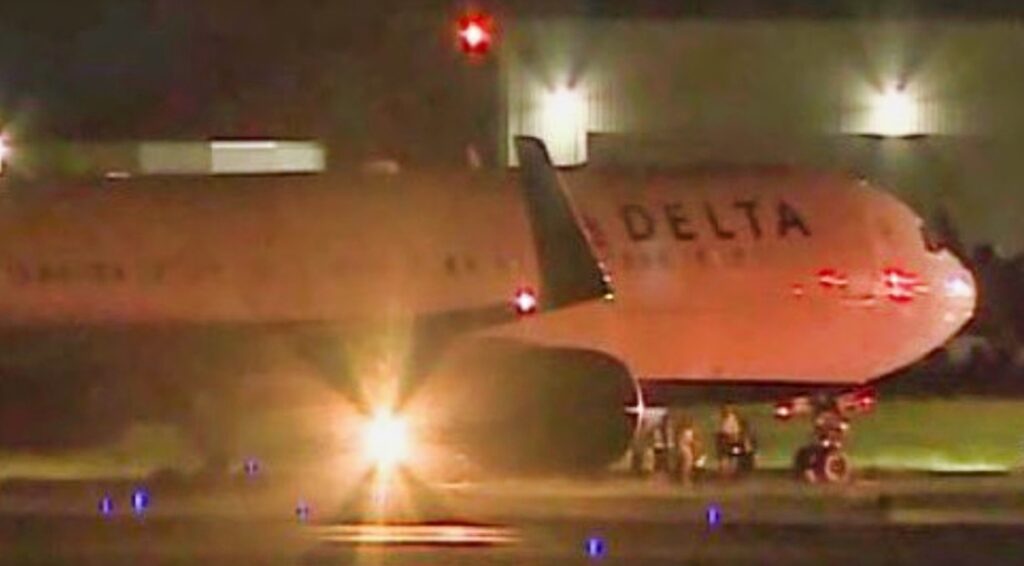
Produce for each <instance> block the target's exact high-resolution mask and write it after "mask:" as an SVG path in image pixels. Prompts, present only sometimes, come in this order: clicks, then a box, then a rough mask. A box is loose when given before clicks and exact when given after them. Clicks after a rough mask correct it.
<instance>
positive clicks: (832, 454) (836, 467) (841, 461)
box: [817, 450, 850, 483]
mask: <svg viewBox="0 0 1024 566" xmlns="http://www.w3.org/2000/svg"><path fill="white" fill-rule="evenodd" d="M817 472H818V476H819V477H820V478H821V481H823V482H826V483H841V482H845V481H847V480H849V479H850V461H849V458H847V457H846V454H845V453H844V452H843V451H841V450H828V451H826V452H825V453H824V454H823V455H822V458H821V461H820V462H819V463H818V470H817Z"/></svg>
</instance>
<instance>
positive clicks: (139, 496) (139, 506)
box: [132, 489, 149, 515]
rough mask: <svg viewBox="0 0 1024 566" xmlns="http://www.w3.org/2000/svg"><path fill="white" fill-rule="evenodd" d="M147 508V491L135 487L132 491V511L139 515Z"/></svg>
mask: <svg viewBox="0 0 1024 566" xmlns="http://www.w3.org/2000/svg"><path fill="white" fill-rule="evenodd" d="M147 509H149V492H148V491H146V490H145V489H136V490H135V491H133V492H132V511H134V512H135V514H136V515H141V514H143V513H145V512H146V510H147Z"/></svg>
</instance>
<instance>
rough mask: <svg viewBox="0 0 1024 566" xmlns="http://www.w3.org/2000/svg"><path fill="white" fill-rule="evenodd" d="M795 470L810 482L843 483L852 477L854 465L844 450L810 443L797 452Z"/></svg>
mask: <svg viewBox="0 0 1024 566" xmlns="http://www.w3.org/2000/svg"><path fill="white" fill-rule="evenodd" d="M793 471H794V472H796V475H797V477H798V478H799V479H802V480H804V481H806V482H808V483H842V482H845V481H847V480H849V479H850V473H851V471H852V466H851V465H850V459H849V457H847V455H846V453H845V452H843V451H842V450H840V449H838V448H835V447H824V446H820V445H816V444H808V445H807V446H804V447H803V448H801V449H800V450H799V451H798V452H797V453H796V457H795V458H794V459H793Z"/></svg>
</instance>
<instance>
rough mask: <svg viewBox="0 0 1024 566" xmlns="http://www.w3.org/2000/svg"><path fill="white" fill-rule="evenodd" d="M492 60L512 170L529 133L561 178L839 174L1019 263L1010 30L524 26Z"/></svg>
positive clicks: (1021, 199)
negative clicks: (607, 166) (690, 170)
mask: <svg viewBox="0 0 1024 566" xmlns="http://www.w3.org/2000/svg"><path fill="white" fill-rule="evenodd" d="M501 62H502V70H503V72H502V81H503V87H502V91H503V93H504V97H505V100H504V102H505V108H506V122H505V127H504V132H503V134H502V140H501V142H500V145H502V146H503V151H504V152H505V155H506V156H507V157H508V159H509V160H513V158H514V156H512V155H511V154H510V148H511V146H510V144H509V143H508V142H509V140H510V139H511V136H513V135H516V134H519V133H530V134H537V135H541V136H543V137H545V138H547V139H548V140H549V144H550V145H551V146H552V150H553V153H554V154H556V155H555V156H556V159H558V160H560V161H561V162H562V163H565V164H574V163H581V162H583V161H588V160H589V161H592V162H615V163H625V164H636V163H660V164H685V163H694V162H709V161H713V162H720V163H738V164H743V163H780V162H781V163H789V164H795V165H803V166H811V167H817V168H830V169H834V168H840V169H848V170H852V171H855V172H858V173H861V174H864V175H867V176H869V177H871V178H873V179H875V180H877V181H878V182H880V183H882V184H884V185H886V186H887V187H889V188H891V189H892V190H894V191H895V192H897V193H899V194H900V195H901V196H903V197H904V198H905V199H907V200H909V201H910V202H911V203H912V204H913V205H915V207H917V208H918V209H922V210H925V211H928V210H930V209H934V208H935V207H937V206H939V205H943V206H946V207H948V208H949V209H950V210H951V212H952V213H953V215H954V217H955V219H956V220H957V221H958V222H959V223H960V224H961V225H962V226H963V227H964V229H965V232H966V235H967V237H968V239H969V240H972V241H995V242H997V243H998V244H999V245H1000V246H1001V247H1002V248H1003V249H1004V251H1006V252H1014V251H1019V250H1021V249H1024V229H1022V228H1020V225H1019V220H1018V218H1019V217H1020V216H1022V215H1024V159H1021V156H1024V72H1021V69H1024V66H1022V63H1024V25H1021V24H1019V23H1012V22H1009V23H1004V22H998V21H995V20H979V21H969V22H967V21H954V20H933V21H924V22H915V21H907V20H904V21H896V22H882V21H879V22H870V21H843V20H818V21H815V20H782V21H779V20H773V21H758V20H744V21H721V20H719V21H715V20H674V21H667V22H666V21H654V20H628V19H627V20H589V21H588V20H582V19H561V20H530V21H520V22H517V23H516V24H515V25H513V26H511V27H510V28H509V29H508V30H507V33H506V37H505V44H504V46H503V49H502V52H501ZM894 100H895V101H896V102H893V101H894ZM588 133H589V134H606V135H604V136H600V138H599V139H601V140H602V143H601V145H600V147H598V146H596V145H595V144H594V143H593V142H591V143H589V144H588V143H587V134H588ZM591 139H594V138H591Z"/></svg>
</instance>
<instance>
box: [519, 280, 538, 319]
mask: <svg viewBox="0 0 1024 566" xmlns="http://www.w3.org/2000/svg"><path fill="white" fill-rule="evenodd" d="M538 306H540V301H538V300H537V293H535V292H534V291H533V289H530V288H529V287H522V288H520V289H519V290H517V291H516V294H515V295H514V296H513V297H512V307H513V308H514V309H515V311H516V314H518V315H520V316H526V315H530V314H534V313H535V312H537V307H538Z"/></svg>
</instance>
